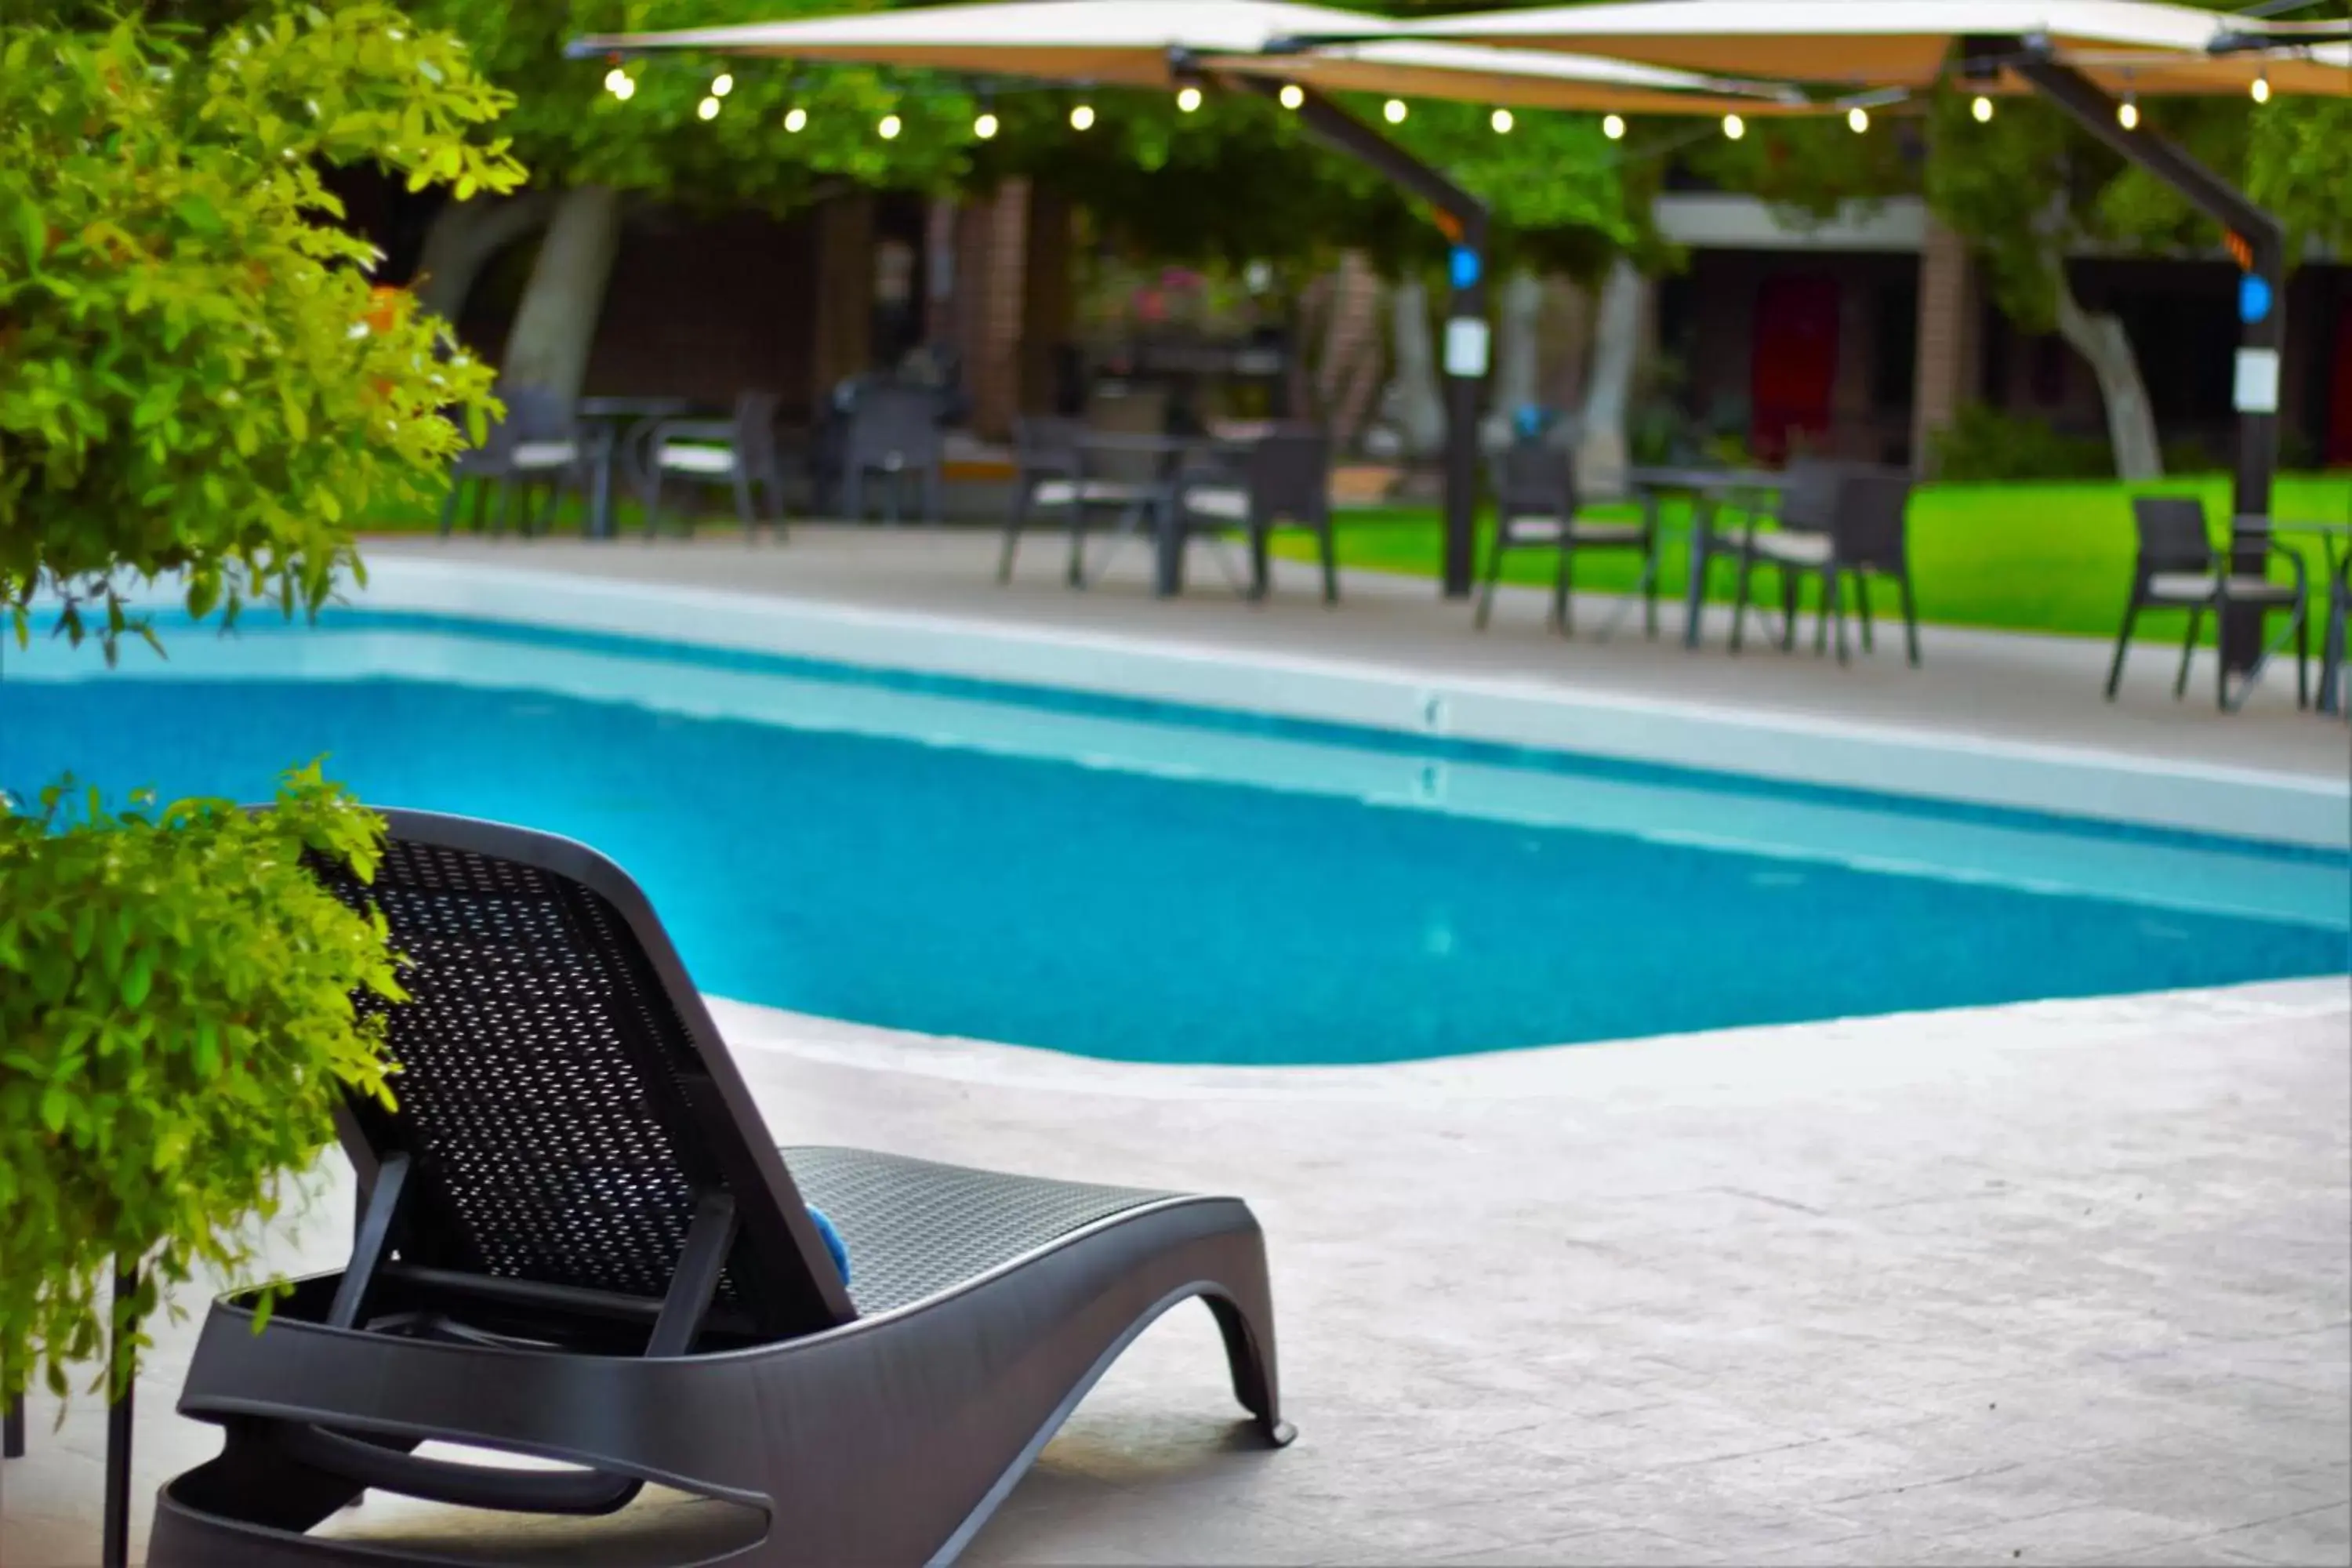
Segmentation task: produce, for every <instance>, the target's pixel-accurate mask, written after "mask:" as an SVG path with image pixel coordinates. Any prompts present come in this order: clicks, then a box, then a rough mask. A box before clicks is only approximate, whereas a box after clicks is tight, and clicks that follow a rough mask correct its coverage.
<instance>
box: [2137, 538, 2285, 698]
mask: <svg viewBox="0 0 2352 1568" xmlns="http://www.w3.org/2000/svg"><path fill="white" fill-rule="evenodd" d="M2132 526H2133V528H2134V529H2135V530H2136V531H2137V533H2138V535H2139V553H2138V556H2137V559H2136V560H2135V561H2134V562H2133V563H2132V583H2131V597H2130V598H2129V600H2127V601H2126V604H2125V605H2124V624H2123V627H2122V629H2121V630H2120V631H2118V632H2116V657H2115V662H2114V663H2113V664H2111V665H2110V666H2108V668H2107V700H2108V701H2110V702H2112V701H2114V700H2116V687H2117V686H2118V685H2120V684H2121V683H2122V681H2123V678H2124V656H2125V655H2126V654H2127V653H2129V652H2130V651H2131V635H2132V627H2133V626H2135V625H2136V624H2137V622H2138V620H2139V613H2140V611H2142V610H2143V609H2161V610H2187V611H2188V612H2189V629H2188V631H2187V632H2186V633H2185V634H2184V635H2183V636H2182V637H2181V639H2180V671H2179V674H2178V675H2176V676H2174V677H2173V679H2172V697H2173V700H2175V701H2176V702H2177V701H2179V700H2180V699H2181V698H2182V697H2183V696H2184V695H2186V694H2187V692H2188V690H2189V660H2190V658H2192V656H2193V655H2194V654H2195V653H2196V651H2197V634H2198V632H2199V631H2200V630H2201V629H2202V628H2203V626H2204V624H2205V612H2206V611H2208V610H2210V611H2212V612H2213V617H2214V624H2215V625H2216V626H2220V625H2221V624H2223V623H2224V622H2226V621H2227V620H2228V619H2229V617H2230V612H2231V611H2232V610H2234V609H2240V608H2250V609H2252V610H2254V611H2256V612H2257V613H2258V614H2260V615H2261V616H2263V623H2264V624H2265V625H2267V624H2268V618H2269V616H2270V613H2271V612H2272V611H2273V610H2284V611H2285V612H2287V616H2288V621H2287V628H2286V630H2285V631H2284V633H2282V634H2280V636H2279V637H2278V638H2277V639H2276V640H2275V641H2265V642H2264V643H2263V646H2262V649H2261V651H2260V652H2259V653H2258V654H2256V656H2255V658H2254V663H2253V667H2252V668H2250V669H2248V670H2247V671H2246V674H2245V679H2243V680H2242V681H2241V682H2239V685H2238V691H2237V695H2236V697H2235V698H2232V697H2231V694H2230V668H2229V666H2228V664H2227V663H2226V662H2223V661H2221V660H2216V661H2215V662H2216V670H2217V674H2216V676H2215V679H2214V691H2213V700H2214V702H2215V703H2216V705H2218V706H2219V707H2220V708H2221V710H2223V711H2225V712H2227V711H2231V710H2235V709H2237V708H2239V707H2240V706H2242V704H2243V703H2244V702H2245V700H2246V694H2247V693H2248V692H2250V691H2252V689H2253V688H2254V682H2255V681H2257V680H2259V679H2262V673H2263V666H2265V665H2267V664H2268V663H2269V662H2270V659H2271V656H2272V655H2273V653H2276V652H2277V651H2279V649H2281V648H2283V647H2285V646H2286V644H2287V642H2288V640H2289V639H2292V640H2293V641H2294V700H2295V706H2296V707H2298V708H2304V707H2308V706H2310V701H2311V668H2310V666H2311V584H2310V581H2309V574H2308V573H2307V571H2306V569H2305V566H2304V563H2303V557H2302V556H2301V555H2298V554H2297V553H2295V552H2294V551H2292V550H2289V549H2287V548H2286V547H2285V546H2284V545H2282V544H2281V543H2279V542H2278V541H2276V540H2274V539H2273V540H2268V541H2266V542H2265V551H2264V554H2265V558H2266V560H2267V559H2280V560H2284V561H2285V562H2286V563H2287V564H2288V566H2289V567H2290V568H2292V570H2293V571H2294V583H2293V584H2285V583H2274V582H2273V581H2271V579H2270V577H2269V576H2268V574H2261V575H2254V574H2246V573H2242V572H2240V571H2238V570H2237V569H2236V568H2235V566H2234V565H2233V564H2232V563H2231V561H2230V559H2229V557H2228V556H2227V555H2226V554H2224V553H2222V552H2217V551H2216V550H2215V549H2214V548H2213V539H2212V535H2211V534H2210V533H2209V532H2207V531H2206V528H2205V503H2204V502H2203V501H2201V500H2198V499H2197V498H2196V497H2195V496H2135V497H2133V498H2132Z"/></svg>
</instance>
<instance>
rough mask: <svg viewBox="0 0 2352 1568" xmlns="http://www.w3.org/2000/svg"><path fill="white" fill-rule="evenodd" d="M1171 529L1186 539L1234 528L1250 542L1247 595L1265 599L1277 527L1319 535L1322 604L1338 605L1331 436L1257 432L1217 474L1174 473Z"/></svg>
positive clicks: (1299, 429) (1299, 430)
mask: <svg viewBox="0 0 2352 1568" xmlns="http://www.w3.org/2000/svg"><path fill="white" fill-rule="evenodd" d="M1173 488H1174V491H1175V495H1174V505H1175V508H1176V526H1177V527H1178V528H1180V529H1181V530H1182V531H1183V532H1184V533H1185V535H1186V536H1188V537H1189V536H1190V535H1192V534H1194V533H1205V534H1210V535H1216V534H1222V533H1231V532H1235V531H1239V532H1242V533H1244V534H1246V535H1247V536H1248V539H1249V552H1250V576H1249V585H1248V588H1247V589H1246V593H1247V595H1248V596H1249V597H1250V598H1253V599H1262V598H1264V597H1265V595H1266V593H1267V591H1268V589H1269V588H1270V587H1271V585H1272V575H1271V574H1270V573H1269V571H1268V569H1267V561H1266V545H1267V542H1268V541H1269V540H1270V539H1271V538H1272V536H1273V534H1274V531H1275V530H1276V529H1278V528H1298V529H1305V530H1307V531H1311V532H1312V533H1314V535H1315V536H1316V540H1317V542H1318V546H1319V551H1318V553H1319V554H1320V556H1321V559H1322V563H1323V602H1324V603H1325V604H1327V605H1336V604H1338V603H1339V552H1338V543H1337V541H1336V540H1335V539H1334V538H1333V536H1332V531H1331V437H1329V436H1328V434H1327V433H1325V432H1324V431H1322V430H1320V429H1318V428H1314V427H1310V426H1294V427H1290V428H1284V429H1276V430H1273V431H1270V432H1268V433H1267V434H1265V435H1264V436H1261V437H1258V438H1257V439H1256V440H1255V441H1253V442H1251V443H1250V445H1249V446H1248V447H1247V448H1246V449H1244V451H1243V452H1241V453H1240V454H1239V456H1238V459H1237V460H1234V461H1231V462H1226V463H1221V464H1220V465H1219V471H1215V472H1211V473H1207V474H1192V475H1179V476H1178V478H1177V479H1176V480H1175V481H1174V486H1173Z"/></svg>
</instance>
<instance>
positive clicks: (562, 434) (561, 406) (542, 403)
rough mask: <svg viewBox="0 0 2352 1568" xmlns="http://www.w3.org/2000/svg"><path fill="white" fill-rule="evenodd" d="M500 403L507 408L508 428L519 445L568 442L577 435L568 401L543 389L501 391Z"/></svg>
mask: <svg viewBox="0 0 2352 1568" xmlns="http://www.w3.org/2000/svg"><path fill="white" fill-rule="evenodd" d="M499 401H500V402H502V403H504V404H505V405H507V416H506V421H505V424H506V427H507V429H508V431H509V433H510V434H511V436H512V437H513V438H514V439H515V440H517V441H568V440H571V439H572V436H573V434H574V429H573V426H574V425H575V424H576V421H575V420H574V419H573V417H572V404H571V402H570V400H569V399H566V398H563V397H561V396H558V395H556V394H554V393H552V392H550V391H548V390H547V389H546V388H544V387H538V386H517V387H510V388H506V389H502V390H501V391H500V392H499Z"/></svg>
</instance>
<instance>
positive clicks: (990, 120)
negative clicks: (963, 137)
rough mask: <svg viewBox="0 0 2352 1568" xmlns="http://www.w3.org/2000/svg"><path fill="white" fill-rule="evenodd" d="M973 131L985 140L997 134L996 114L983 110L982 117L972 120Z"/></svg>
mask: <svg viewBox="0 0 2352 1568" xmlns="http://www.w3.org/2000/svg"><path fill="white" fill-rule="evenodd" d="M971 133H972V134H973V135H974V136H977V137H979V138H980V139H981V140H982V141H983V142H985V141H987V140H988V139H989V138H990V137H992V136H993V135H995V134H996V116H995V115H993V114H991V113H989V112H988V111H987V110H981V114H980V118H979V119H977V120H975V121H972V122H971Z"/></svg>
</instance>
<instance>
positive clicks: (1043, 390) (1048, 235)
mask: <svg viewBox="0 0 2352 1568" xmlns="http://www.w3.org/2000/svg"><path fill="white" fill-rule="evenodd" d="M1028 218H1029V231H1028V241H1027V256H1026V258H1025V260H1026V263H1027V265H1026V267H1025V268H1024V275H1023V279H1022V281H1023V289H1022V297H1021V406H1022V407H1023V408H1024V409H1026V410H1031V411H1037V412H1042V411H1044V410H1045V409H1046V408H1048V407H1050V406H1051V405H1052V404H1053V400H1054V351H1055V348H1057V347H1059V346H1060V345H1061V344H1063V343H1065V342H1068V341H1069V337H1070V328H1071V324H1072V321H1073V320H1074V319H1075V316H1076V304H1077V300H1076V294H1075V292H1074V289H1073V287H1072V280H1071V275H1070V264H1071V262H1072V260H1073V256H1072V249H1073V247H1072V246H1071V243H1070V218H1071V212H1070V204H1069V203H1068V201H1066V199H1064V198H1063V197H1062V196H1061V195H1058V194H1057V193H1055V192H1053V191H1046V190H1040V189H1037V188H1036V187H1034V186H1032V187H1031V188H1030V191H1029V202H1028Z"/></svg>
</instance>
